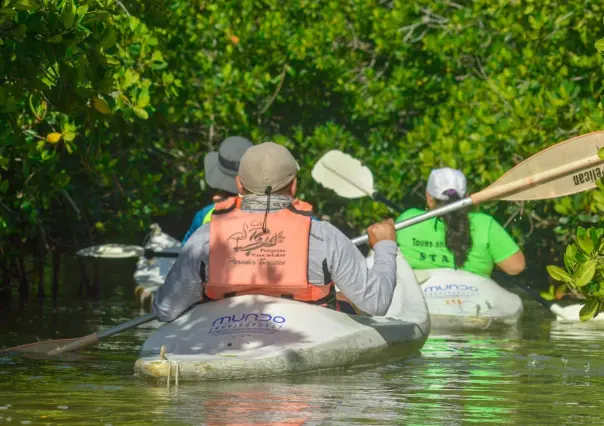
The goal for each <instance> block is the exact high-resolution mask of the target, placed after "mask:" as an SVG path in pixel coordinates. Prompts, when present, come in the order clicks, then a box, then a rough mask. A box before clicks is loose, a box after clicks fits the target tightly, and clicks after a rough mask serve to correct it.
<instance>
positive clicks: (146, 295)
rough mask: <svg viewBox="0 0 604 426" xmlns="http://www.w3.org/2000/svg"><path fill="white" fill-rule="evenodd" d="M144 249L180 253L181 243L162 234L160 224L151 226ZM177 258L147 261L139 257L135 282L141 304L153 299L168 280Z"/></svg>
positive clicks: (154, 258)
mask: <svg viewBox="0 0 604 426" xmlns="http://www.w3.org/2000/svg"><path fill="white" fill-rule="evenodd" d="M143 247H144V248H145V249H151V250H154V251H169V252H175V253H178V252H179V251H180V249H181V242H180V241H178V240H177V239H176V238H172V237H171V236H169V235H168V234H166V233H165V232H162V230H161V228H160V227H159V225H158V224H156V223H154V224H152V225H151V232H149V234H148V235H147V236H146V237H145V239H144V240H143ZM174 260H175V258H173V257H152V258H150V259H147V258H145V257H139V259H138V261H137V263H136V270H135V271H134V282H135V283H136V288H135V294H136V295H137V296H138V297H139V299H140V301H141V304H144V302H145V301H146V300H152V299H153V293H155V291H156V290H157V289H158V288H159V286H161V285H162V284H163V283H164V281H165V280H166V275H168V272H169V271H170V268H172V265H173V264H174Z"/></svg>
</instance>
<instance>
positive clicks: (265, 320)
mask: <svg viewBox="0 0 604 426" xmlns="http://www.w3.org/2000/svg"><path fill="white" fill-rule="evenodd" d="M283 324H285V317H282V316H279V315H275V316H272V315H271V314H261V313H257V314H255V313H242V314H235V315H228V316H224V317H220V318H216V319H215V320H214V322H212V326H211V327H210V331H208V334H212V335H219V334H237V333H262V334H273V333H276V332H279V331H280V330H281V328H283Z"/></svg>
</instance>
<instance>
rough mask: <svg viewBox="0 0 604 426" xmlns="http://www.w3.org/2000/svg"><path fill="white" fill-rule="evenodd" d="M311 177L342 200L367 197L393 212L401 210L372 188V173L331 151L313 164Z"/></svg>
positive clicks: (344, 156) (346, 157)
mask: <svg viewBox="0 0 604 426" xmlns="http://www.w3.org/2000/svg"><path fill="white" fill-rule="evenodd" d="M311 175H312V177H313V179H314V180H316V181H317V182H319V183H320V184H322V185H323V186H326V187H327V188H329V189H332V190H334V191H335V192H336V194H338V195H339V196H341V197H344V198H359V197H365V196H369V197H371V198H373V199H374V200H375V201H380V202H382V203H384V204H386V205H387V206H388V207H390V208H391V209H392V210H394V211H402V210H403V208H402V207H400V206H397V205H396V204H395V203H393V202H392V201H390V200H388V199H387V198H386V197H384V196H383V195H382V194H380V193H379V192H377V191H376V190H375V188H374V187H373V173H371V170H369V168H367V167H365V166H363V165H362V164H361V162H360V161H359V160H357V159H356V158H354V157H352V156H350V155H348V154H345V153H343V152H342V151H338V150H337V149H334V150H331V151H329V152H328V153H326V154H325V155H323V157H321V158H320V159H319V161H317V162H316V163H315V166H314V167H313V169H312V172H311Z"/></svg>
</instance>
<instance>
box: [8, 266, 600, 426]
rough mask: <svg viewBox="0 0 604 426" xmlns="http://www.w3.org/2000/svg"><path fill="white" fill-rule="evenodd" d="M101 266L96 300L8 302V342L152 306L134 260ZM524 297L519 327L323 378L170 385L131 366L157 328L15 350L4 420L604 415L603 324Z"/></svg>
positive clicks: (59, 333) (94, 324) (524, 420)
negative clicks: (561, 319) (565, 319)
mask: <svg viewBox="0 0 604 426" xmlns="http://www.w3.org/2000/svg"><path fill="white" fill-rule="evenodd" d="M120 263H121V262H120ZM102 265H103V267H102V268H100V272H101V280H103V281H102V289H103V292H102V294H101V298H100V300H98V301H89V300H84V299H81V298H78V297H77V295H74V294H66V295H65V294H64V295H62V297H61V298H60V300H59V303H58V305H57V307H53V306H52V305H51V304H50V303H47V304H43V305H40V304H38V303H37V302H32V303H29V304H26V305H25V306H24V307H23V309H22V310H19V309H18V308H17V307H16V306H13V307H11V308H10V309H6V310H4V311H2V312H0V347H7V346H14V345H17V344H23V343H27V342H32V341H36V340H37V339H41V340H44V339H49V338H59V337H74V336H83V335H86V334H88V333H90V332H92V331H95V330H98V329H105V328H109V327H111V326H115V325H117V324H119V323H121V322H124V321H127V320H128V319H130V318H132V317H134V316H137V315H140V311H139V308H138V304H137V301H136V300H135V299H134V294H133V289H134V285H133V282H132V273H133V271H134V267H133V263H129V264H128V265H126V266H125V267H123V269H120V268H122V267H117V266H109V265H110V262H105V261H104V262H102ZM111 265H116V264H114V263H111ZM64 279H65V280H67V281H66V282H64V285H63V288H65V289H71V290H72V291H73V292H75V291H76V290H77V289H75V288H74V287H73V286H72V285H70V283H69V281H68V280H69V274H66V276H65V277H64ZM518 294H519V295H521V297H522V298H523V302H524V306H525V315H524V316H523V318H522V320H521V322H520V324H519V325H518V326H517V327H515V328H513V327H512V328H510V329H506V330H495V331H489V330H486V331H472V332H471V331H467V332H454V331H450V332H447V333H442V334H439V333H438V332H437V331H434V330H433V332H432V333H431V335H430V338H429V339H428V341H427V343H426V345H425V346H424V348H423V350H422V352H421V356H420V357H417V358H412V359H408V360H405V361H402V362H390V363H386V364H383V365H380V366H374V367H363V368H358V367H357V368H344V369H340V370H337V371H330V372H322V373H317V374H313V375H302V376H292V377H281V378H271V379H253V380H246V381H241V380H238V381H219V382H202V383H186V382H183V383H181V384H180V386H179V387H178V388H170V389H167V388H166V385H165V384H161V383H156V382H154V381H143V380H138V379H135V378H134V377H133V374H132V373H133V365H134V362H135V360H136V359H137V357H138V353H139V350H140V347H141V344H142V343H143V342H144V341H145V339H147V338H148V337H149V335H150V333H151V332H153V329H152V328H146V327H140V328H137V329H134V330H130V331H127V332H124V333H123V334H119V335H116V336H113V337H111V338H109V339H108V340H106V341H102V342H99V343H98V344H97V345H96V346H94V347H92V348H90V349H88V350H85V351H82V352H81V353H79V354H78V356H81V357H82V358H79V359H77V362H74V360H65V359H60V360H39V359H26V358H22V357H3V358H0V425H1V424H4V423H7V424H101V425H105V424H113V425H117V424H128V423H130V424H149V423H157V424H169V425H181V424H182V425H197V424H216V425H218V424H246V425H260V424H263V425H266V424H329V425H356V424H380V425H400V424H410V425H411V424H417V425H419V424H421V425H443V424H446V425H464V424H467V423H477V424H531V425H533V424H543V425H551V424H576V425H591V424H600V423H601V422H602V420H603V415H602V409H601V395H602V394H603V393H604V324H603V325H600V324H595V323H594V324H563V323H557V322H555V321H554V318H553V315H552V314H551V313H550V312H548V311H547V310H545V309H544V308H543V307H541V306H540V305H538V304H537V303H536V302H534V301H533V300H532V299H528V298H527V297H526V296H524V295H523V294H522V293H521V292H519V293H518ZM23 422H25V423H23ZM27 422H30V423H27Z"/></svg>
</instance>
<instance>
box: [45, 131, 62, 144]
mask: <svg viewBox="0 0 604 426" xmlns="http://www.w3.org/2000/svg"><path fill="white" fill-rule="evenodd" d="M61 136H62V135H61V134H60V133H57V132H52V133H49V134H47V135H46V141H47V142H50V143H57V142H59V141H60V140H61Z"/></svg>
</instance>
